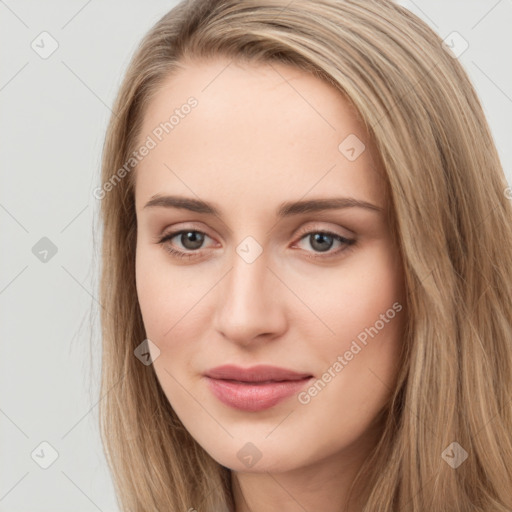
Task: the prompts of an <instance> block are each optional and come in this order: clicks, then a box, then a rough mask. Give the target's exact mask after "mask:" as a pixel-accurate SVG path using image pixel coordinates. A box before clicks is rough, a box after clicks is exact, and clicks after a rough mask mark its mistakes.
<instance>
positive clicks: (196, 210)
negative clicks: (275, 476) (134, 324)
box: [134, 58, 405, 472]
mask: <svg viewBox="0 0 512 512" xmlns="http://www.w3.org/2000/svg"><path fill="white" fill-rule="evenodd" d="M228 64H229V65H228ZM171 116H173V117H171ZM166 123H167V124H166ZM140 143H141V145H142V144H144V145H145V146H146V148H147V150H142V149H141V150H140V151H139V153H140V155H142V158H141V161H140V163H139V164H138V168H137V175H136V187H135V188H136V190H135V196H136V197H135V199H136V211H137V253H136V278H137V292H138V299H139V303H140V308H141V311H142V316H143V320H144V325H145V329H146V335H147V338H148V339H149V340H150V341H151V343H152V344H154V345H151V344H150V346H152V347H153V349H152V356H153V358H154V370H155V372H156V375H157V377H158V380H159V382H160V384H161V386H162V388H163V391H164V392H165V394H166V396H167V398H168V399H169V402H170V404H171V405H172V407H173V409H174V410H175V412H176V414H177V415H178V416H179V418H180V420H181V421H182V422H183V424H184V425H185V427H186V428H187V430H188V431H189V432H190V434H191V435H192V436H193V437H194V438H195V439H196V440H197V442H198V443H199V444H200V445H201V446H202V447H204V449H205V450H206V451H207V452H208V453H209V454H210V455H211V456H212V457H213V458H214V459H215V460H217V461H218V462H219V463H220V464H222V465H224V466H227V467H229V468H231V469H234V470H236V471H244V472H248V471H249V472H263V471H277V472H279V471H287V470H292V469H296V468H301V467H305V466H306V465H311V464H314V463H319V462H321V461H322V460H327V458H329V459H330V460H334V459H339V460H340V461H342V460H344V461H347V460H352V461H353V460H356V458H357V456H358V455H357V454H362V453H363V451H364V450H369V449H371V447H370V441H369V439H370V438H369V433H370V428H369V427H370V425H371V422H372V420H373V419H374V418H375V417H376V415H377V413H378V412H379V411H380V410H381V409H382V408H383V406H384V405H385V403H386V400H387V399H388V398H389V395H390V393H391V391H392V389H393V387H394V384H395V379H396V376H397V371H398V363H399V355H400V348H401V343H402V340H401V332H402V326H403V324H404V318H405V308H404V307H403V292H404V287H403V280H402V277H403V275H402V266H401V262H400V256H399V253H398V251H397V250H396V248H395V246H394V245H393V243H392V239H391V233H390V227H389V225H388V223H387V221H386V217H385V213H384V208H385V206H386V196H385V188H384V181H383V179H382V174H381V175H379V172H380V170H379V167H378V165H379V164H378V159H377V157H376V153H375V152H374V149H373V146H372V144H371V142H370V140H369V138H368V136H367V134H366V132H365V131H364V126H363V124H362V123H361V122H360V121H359V120H358V118H357V117H356V116H355V111H354V109H353V108H351V107H350V106H349V104H348V103H347V102H346V101H345V100H344V99H343V97H342V96H341V95H340V94H339V93H338V92H337V91H336V90H334V89H333V88H331V87H330V86H329V85H327V84H325V83H324V82H322V81H320V80H319V79H317V78H314V77H312V76H309V75H308V74H305V73H304V72H302V71H300V70H298V69H295V68H293V67H289V66H286V65H281V64H272V65H261V64H251V65H247V64H245V65H242V64H236V63H235V62H231V63H230V61H229V60H225V59H222V58H219V59H216V60H214V61H209V62H208V63H205V62H190V63H188V65H187V66H185V67H184V68H183V69H182V70H180V72H179V74H177V75H176V76H174V77H172V78H170V79H168V80H167V81H166V82H165V84H164V85H163V86H162V87H161V88H160V89H159V91H158V92H157V94H156V95H155V96H154V97H153V98H152V100H151V102H150V103H149V104H148V105H147V110H146V115H145V118H144V123H143V129H142V134H141V137H140ZM134 172H135V171H134ZM166 196H173V198H175V199H177V198H179V199H180V201H182V202H181V206H179V204H180V203H176V201H173V200H171V199H168V200H167V201H166V200H165V199H162V198H165V197H166ZM157 197H158V198H160V201H156V202H155V201H153V202H154V204H153V205H148V203H149V202H150V201H152V200H155V198H157ZM343 198H350V200H356V201H364V202H366V203H369V204H370V205H373V206H368V207H364V206H357V205H356V204H355V202H354V203H353V204H352V206H351V203H347V202H346V199H343ZM323 202H325V203H326V204H325V205H324V206H323V207H322V203H323ZM203 203H204V204H203ZM327 203H328V204H327ZM212 212H213V213H212ZM164 237H167V240H166V241H165V242H163V243H159V241H160V240H161V239H162V238H164ZM171 249H172V250H174V251H177V252H178V254H182V255H184V256H183V257H179V256H177V255H176V254H171V253H170V252H169V251H170V250H171ZM140 341H141V343H142V342H143V340H140ZM155 347H157V349H158V350H156V348H155ZM222 365H235V366H237V367H240V368H241V369H242V370H244V369H247V368H250V367H254V366H257V365H271V366H275V367H279V368H281V369H285V370H289V371H292V372H296V373H297V374H298V375H295V376H290V375H286V374H279V373H265V372H255V373H247V372H245V373H244V372H243V371H242V374H240V375H235V374H220V373H218V374H216V376H217V378H212V377H208V376H207V374H208V373H210V374H211V375H212V376H215V375H214V374H213V373H212V372H211V371H212V370H213V369H214V368H216V367H219V366H222ZM258 379H259V383H257V381H258ZM283 379H284V381H282V382H280V383H276V382H277V381H278V380H283ZM237 381H238V382H237ZM242 381H243V382H242ZM263 381H266V383H262V382H263ZM371 432H374V431H373V430H372V431H371Z"/></svg>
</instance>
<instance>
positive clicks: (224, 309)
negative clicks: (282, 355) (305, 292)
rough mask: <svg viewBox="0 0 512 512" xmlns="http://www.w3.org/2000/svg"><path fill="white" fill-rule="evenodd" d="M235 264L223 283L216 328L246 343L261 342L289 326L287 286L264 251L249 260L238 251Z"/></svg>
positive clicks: (234, 260)
mask: <svg viewBox="0 0 512 512" xmlns="http://www.w3.org/2000/svg"><path fill="white" fill-rule="evenodd" d="M232 262H233V263H232V267H231V269H230V270H229V271H228V273H227V275H225V277H224V278H223V279H222V280H221V282H220V283H219V285H218V286H219V287H220V289H219V293H218V296H217V306H216V308H215V315H214V319H213V323H214V328H215V329H216V331H217V332H218V333H219V334H220V335H221V336H223V337H224V338H226V339H228V340H230V341H232V342H234V343H237V344H239V345H243V346H249V345H254V344H260V343H261V342H262V341H264V340H266V341H269V340H271V339H274V338H276V337H278V336H280V335H281V334H282V333H283V332H284V330H285V329H286V314H285V302H284V296H283V293H284V290H283V289H284V285H283V284H282V282H281V281H280V279H278V277H277V276H276V275H275V273H274V271H273V270H272V269H271V268H270V267H269V262H268V259H267V258H266V256H265V255H264V254H261V255H260V256H259V257H258V258H256V260H255V261H253V262H251V263H249V262H247V261H245V260H244V259H243V258H242V257H240V256H239V255H238V254H237V253H234V255H233V259H232Z"/></svg>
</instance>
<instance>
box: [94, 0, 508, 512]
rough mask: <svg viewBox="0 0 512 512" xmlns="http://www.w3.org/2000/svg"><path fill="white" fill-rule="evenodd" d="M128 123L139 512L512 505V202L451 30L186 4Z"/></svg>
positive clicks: (121, 132) (121, 448)
mask: <svg viewBox="0 0 512 512" xmlns="http://www.w3.org/2000/svg"><path fill="white" fill-rule="evenodd" d="M114 112H115V115H114V116H113V117H112V119H111V122H110V125H109V128H108V133H107V137H106V143H105V147H104V155H103V168H102V186H101V189H100V194H99V195H97V197H98V198H99V199H101V200H102V203H101V208H102V210H101V213H102V222H103V229H104V230H103V253H102V258H103V268H102V280H101V303H102V305H103V306H104V311H106V312H105V314H104V315H103V316H102V331H103V347H104V348H103V365H102V396H104V399H103V400H102V401H101V402H100V403H101V418H100V420H101V428H102V438H103V442H104V446H105V451H106V455H107V459H108V461H109V464H110V467H111V470H112V473H113V476H114V483H115V486H116V492H117V493H118V498H119V501H120V505H121V507H122V510H124V511H130V512H131V511H148V510H155V511H162V510H173V511H174V510H176V511H177V510H189V511H190V510H198V511H201V510H204V511H212V512H213V511H216V512H218V511H236V512H242V511H249V510H250V511H253V512H256V511H262V510H265V511H273V510H286V511H295V510H324V511H342V510H343V511H346V512H355V511H367V512H369V511H377V510H378V511H386V512H396V511H398V510H407V511H412V512H419V511H429V512H430V511H446V510H450V511H455V510H458V511H475V510H479V511H485V512H490V511H502V512H503V511H505V510H510V509H511V508H512V497H511V493H510V488H511V484H512V470H511V467H512V464H511V462H512V436H511V432H512V409H511V400H512V345H511V340H512V315H511V312H512V286H511V285H512V267H511V265H510V256H511V254H512V227H511V226H512V222H511V221H512V209H511V205H510V201H509V200H508V199H507V197H506V196H507V182H506V180H505V177H504V174H503V170H502V168H501V165H500V161H499V158H498V155H497V152H496V149H495V146H494V143H493V140H492V137H491V134H490V131H489V128H488V125H487V122H486V120H485V117H484V114H483V112H482V108H481V105H480V103H479V101H478V99H477V96H476V94H475V92H474V89H473V88H472V86H471V84H470V82H469V80H468V77H467V75H466V73H465V72H464V70H463V68H462V67H461V65H460V64H459V63H458V61H457V60H456V58H455V55H454V54H453V53H452V52H451V51H450V49H449V48H447V47H446V45H443V44H442V41H441V39H440V38H439V36H437V35H436V34H435V33H434V32H433V31H432V30H431V29H429V28H428V27H427V26H426V24H425V23H423V22H422V21H421V20H419V19H418V18H417V17H416V16H414V15H413V14H411V13H410V12H409V11H407V10H406V9H404V8H402V7H399V6H397V5H395V4H394V3H392V2H390V1H387V0H379V1H378V2H376V1H370V0H351V1H337V0H321V1H315V2H311V1H307V0H296V1H294V2H292V3H289V2H285V1H282V0H243V1H235V0H218V1H206V0H196V1H186V2H183V3H181V4H179V5H178V6H177V7H175V8H174V9H172V10H171V11H170V12H169V13H168V14H167V15H165V16H164V17H163V18H162V19H161V20H160V21H159V22H158V23H157V24H156V25H155V26H154V27H153V28H152V29H151V31H150V32H149V33H148V34H147V35H146V37H145V38H144V40H143V41H142V43H141V45H140V47H139V49H138V51H137V53H136V55H135V56H134V58H133V60H132V62H131V64H130V66H129V69H128V71H127V73H126V76H125V78H124V81H123V83H122V86H121V89H120V92H119V95H118V98H117V100H116V104H115V107H114ZM325 244H327V245H325Z"/></svg>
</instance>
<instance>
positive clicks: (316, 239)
mask: <svg viewBox="0 0 512 512" xmlns="http://www.w3.org/2000/svg"><path fill="white" fill-rule="evenodd" d="M326 239H327V240H331V243H330V244H327V245H328V247H325V245H322V242H323V243H324V244H325V240H326ZM318 242H320V246H317V247H315V245H316V244H317V243H318ZM311 246H312V247H313V248H316V249H318V250H319V251H327V250H329V249H330V247H331V246H332V237H331V236H329V235H326V234H323V233H315V234H314V235H313V243H312V244H311Z"/></svg>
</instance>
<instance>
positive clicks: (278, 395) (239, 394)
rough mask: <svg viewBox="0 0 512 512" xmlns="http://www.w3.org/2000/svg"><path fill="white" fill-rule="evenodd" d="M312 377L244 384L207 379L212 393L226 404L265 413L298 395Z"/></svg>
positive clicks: (243, 409)
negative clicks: (265, 410) (290, 397)
mask: <svg viewBox="0 0 512 512" xmlns="http://www.w3.org/2000/svg"><path fill="white" fill-rule="evenodd" d="M311 379H312V377H307V378H304V379H300V380H286V381H281V382H267V383H266V384H254V383H242V382H236V381H233V380H222V379H212V378H210V377H206V380H207V381H208V386H209V388H210V390H211V392H212V393H213V394H214V395H215V396H216V397H217V398H218V399H219V400H220V401H221V402H222V403H224V404H226V405H229V406H230V407H234V408H235V409H240V410H242V411H251V412H256V411H263V410H264V409H269V408H270V407H273V406H274V405H276V404H278V403H279V402H281V401H282V400H284V399H285V398H288V397H289V396H291V395H293V394H295V393H298V392H299V391H300V390H301V389H302V388H303V387H304V386H305V385H306V384H307V383H308V382H309V381H310V380H311Z"/></svg>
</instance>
